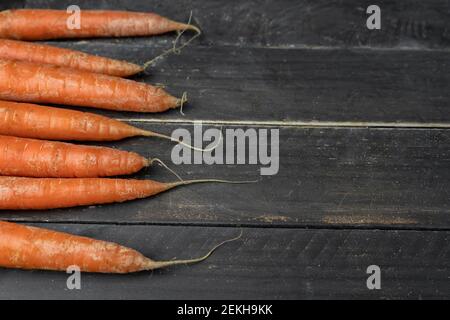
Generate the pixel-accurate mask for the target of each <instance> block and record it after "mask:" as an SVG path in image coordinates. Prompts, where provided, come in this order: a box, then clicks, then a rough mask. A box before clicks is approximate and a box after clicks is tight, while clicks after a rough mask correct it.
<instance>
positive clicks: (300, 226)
mask: <svg viewBox="0 0 450 320" xmlns="http://www.w3.org/2000/svg"><path fill="white" fill-rule="evenodd" d="M2 220H4V221H8V222H12V223H25V224H43V225H45V224H55V225H56V224H67V225H104V226H160V227H203V228H230V229H297V230H323V229H324V230H356V231H359V230H372V231H373V230H378V231H390V232H395V231H416V232H424V231H426V232H436V231H439V232H449V231H450V228H446V227H444V228H438V227H421V226H402V225H393V226H383V225H377V224H374V225H350V224H342V225H340V224H322V225H321V224H289V223H288V224H281V223H271V224H267V223H266V224H252V223H226V222H224V223H220V222H218V223H217V222H215V223H210V222H207V223H201V222H140V221H134V222H128V221H101V220H98V221H83V220H81V221H74V220H61V221H51V220H47V219H45V220H32V219H31V220H30V219H2Z"/></svg>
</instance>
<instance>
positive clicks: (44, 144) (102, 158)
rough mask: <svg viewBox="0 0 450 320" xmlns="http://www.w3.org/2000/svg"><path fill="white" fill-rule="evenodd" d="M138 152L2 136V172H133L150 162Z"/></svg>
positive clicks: (36, 174) (102, 174)
mask: <svg viewBox="0 0 450 320" xmlns="http://www.w3.org/2000/svg"><path fill="white" fill-rule="evenodd" d="M150 163H151V160H148V159H146V158H144V157H142V156H140V155H138V154H137V153H134V152H128V151H121V150H117V149H112V148H106V147H95V146H82V145H75V144H71V143H64V142H55V141H45V140H35V139H26V138H17V137H8V136H1V135H0V175H5V176H20V177H44V178H45V177H61V178H75V177H78V178H88V177H108V176H117V175H124V174H132V173H135V172H137V171H139V170H141V169H142V168H143V167H146V166H148V165H150Z"/></svg>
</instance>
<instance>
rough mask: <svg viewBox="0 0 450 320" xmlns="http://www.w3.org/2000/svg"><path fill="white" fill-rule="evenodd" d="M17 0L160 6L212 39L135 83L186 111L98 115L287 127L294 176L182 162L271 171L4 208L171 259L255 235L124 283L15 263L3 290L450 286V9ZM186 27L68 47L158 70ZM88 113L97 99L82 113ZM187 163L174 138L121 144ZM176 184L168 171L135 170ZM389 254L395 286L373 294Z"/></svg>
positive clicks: (155, 294) (222, 170)
mask: <svg viewBox="0 0 450 320" xmlns="http://www.w3.org/2000/svg"><path fill="white" fill-rule="evenodd" d="M372 2H373V1H357V0H346V1H322V0H315V1H313V0H311V1H306V0H279V1H269V0H267V1H263V0H253V1H237V0H236V1H224V0H203V1H193V0H183V1H162V0H154V1H144V0H139V1H131V0H128V1H126V0H115V1H106V0H104V1H83V0H78V1H73V0H71V1H64V0H28V1H8V4H0V8H1V9H6V8H20V7H27V8H37V7H39V8H59V9H65V8H67V6H68V5H71V4H75V3H77V4H78V5H79V6H80V7H81V8H82V9H88V8H95V9H97V8H104V9H124V10H134V11H154V12H157V13H159V14H161V15H165V16H168V17H171V18H173V19H175V20H181V21H186V20H187V19H188V17H189V12H190V10H192V11H193V17H194V23H195V24H197V25H199V26H200V27H201V28H202V30H203V31H204V34H203V35H202V36H201V38H200V39H198V40H196V41H194V43H193V44H192V45H191V46H190V47H188V48H186V49H185V50H184V51H183V52H182V54H181V55H172V56H169V57H167V58H164V59H161V60H159V61H158V62H157V63H156V64H155V66H154V67H153V68H151V69H150V70H149V72H148V74H146V75H140V76H137V77H136V79H137V80H139V81H144V82H148V83H164V84H166V85H167V90H168V91H169V92H171V93H173V94H175V95H181V93H182V92H184V91H187V92H188V93H189V97H190V103H189V106H187V107H186V108H185V112H186V116H184V117H183V116H181V115H180V114H179V112H177V111H173V112H168V113H164V114H160V115H141V114H134V113H114V112H109V111H97V112H98V113H102V114H107V115H109V116H113V117H115V118H119V119H124V120H126V121H129V122H130V123H132V124H134V125H136V126H140V127H142V128H146V129H151V130H155V131H161V132H164V133H167V134H170V133H171V132H172V131H173V130H174V129H176V128H180V127H183V128H187V129H188V130H192V128H193V122H194V120H203V124H204V127H205V129H206V128H207V127H216V128H223V129H226V128H237V127H239V128H243V129H246V128H255V129H258V128H279V130H280V170H279V172H278V174H277V175H274V176H263V177H261V176H260V175H259V166H256V165H215V166H208V165H182V166H174V165H172V167H174V168H175V169H176V170H177V171H178V172H179V173H180V174H181V175H182V176H183V177H185V178H188V177H189V178H197V177H223V178H228V179H255V178H256V179H260V181H259V182H258V183H257V184H251V185H233V186H231V185H197V186H191V187H186V188H180V189H177V190H174V191H171V192H169V193H166V194H163V195H160V196H157V197H155V198H152V199H145V200H139V201H134V202H129V203H124V204H114V205H105V206H97V207H89V208H87V207H85V208H76V209H70V210H52V211H42V212H2V219H6V220H9V221H16V222H23V223H27V224H33V225H38V226H42V227H47V228H52V229H56V230H63V231H67V232H71V233H75V234H79V235H85V236H91V237H95V238H99V239H104V240H110V241H114V242H119V243H121V244H124V245H127V246H130V247H133V248H135V249H138V250H139V251H141V252H142V253H144V254H146V255H148V256H150V257H152V258H154V259H171V258H173V257H178V258H188V257H193V256H198V255H200V254H202V253H204V252H206V251H207V250H208V249H209V248H210V247H211V246H213V245H214V244H215V243H217V242H219V241H221V240H223V239H227V238H230V237H233V236H235V235H237V234H238V233H239V231H240V230H241V229H243V232H244V233H243V237H242V239H241V240H239V241H236V242H234V243H230V244H228V245H227V246H224V247H223V248H221V249H220V250H218V251H217V252H216V253H215V254H214V255H213V256H212V257H211V258H210V259H209V260H207V261H206V262H204V263H201V264H198V265H192V266H186V267H184V266H181V267H177V268H172V269H168V270H164V271H155V272H144V273H139V274H132V275H125V276H123V275H122V276H118V275H98V274H83V275H82V289H81V290H68V289H67V288H66V279H67V274H64V273H55V272H41V271H20V270H6V269H2V270H0V298H3V299H15V298H63V299H73V298H119V299H129V298H143V299H158V298H160V299H175V298H182V299H197V298H198V299H300V298H306V299H312V298H321V299H336V298H370V299H372V298H373V299H392V298H411V299H420V298H449V297H450V245H449V240H450V196H449V190H450V188H449V179H450V133H449V132H450V131H449V128H450V112H449V111H450V107H449V102H450V90H449V89H450V86H449V80H450V3H449V1H444V0H428V1H419V0H410V1H400V0H391V1H377V3H376V4H377V5H379V6H380V7H381V12H382V26H381V30H373V31H370V30H368V29H367V28H366V18H367V15H366V13H365V10H366V8H367V6H369V5H370V4H373V3H372ZM173 39H174V35H173V34H171V35H165V36H160V37H153V38H138V39H136V38H128V39H100V40H86V41H59V42H53V44H55V45H58V46H62V47H68V48H74V49H79V50H83V51H86V52H89V53H96V54H100V55H105V56H109V57H114V58H120V59H125V60H129V61H132V62H136V63H143V62H145V61H146V60H148V59H149V58H151V57H154V56H156V55H158V54H159V53H161V52H162V51H163V50H164V49H166V48H168V47H170V46H171V43H172V41H173ZM80 109H81V108H80ZM107 145H110V146H114V147H118V148H121V149H125V150H133V151H137V152H140V153H141V154H143V155H146V156H152V157H155V156H156V157H159V158H161V159H162V160H163V161H165V162H166V163H169V164H170V163H171V162H170V153H171V150H172V147H173V144H170V143H169V142H166V141H160V140H156V139H148V138H133V139H128V140H125V141H121V142H117V143H110V144H107ZM136 177H138V178H147V177H149V178H150V177H151V178H154V179H161V180H166V181H167V180H172V179H173V177H172V176H171V175H170V174H169V173H167V172H166V171H164V169H161V168H152V169H149V170H145V171H143V172H142V173H140V174H138V175H136ZM373 264H375V265H378V266H380V268H381V272H382V280H381V282H382V289H381V290H368V289H367V287H366V279H367V277H368V275H367V274H366V268H367V267H368V266H369V265H373Z"/></svg>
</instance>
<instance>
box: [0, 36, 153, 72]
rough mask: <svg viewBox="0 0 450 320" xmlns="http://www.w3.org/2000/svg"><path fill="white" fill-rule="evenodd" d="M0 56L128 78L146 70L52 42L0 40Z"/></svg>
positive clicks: (0, 57) (6, 58)
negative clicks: (61, 46)
mask: <svg viewBox="0 0 450 320" xmlns="http://www.w3.org/2000/svg"><path fill="white" fill-rule="evenodd" d="M0 59H5V60H18V61H26V62H32V63H37V64H50V65H56V66H60V67H66V68H73V69H79V70H84V71H89V72H94V73H101V74H107V75H110V76H116V77H129V76H131V75H134V74H137V73H139V72H141V71H143V70H144V69H143V67H142V66H139V65H136V64H133V63H129V62H126V61H120V60H115V59H109V58H105V57H100V56H96V55H90V54H87V53H84V52H81V51H76V50H70V49H64V48H58V47H54V46H50V45H45V44H39V43H31V42H25V41H15V40H7V39H0Z"/></svg>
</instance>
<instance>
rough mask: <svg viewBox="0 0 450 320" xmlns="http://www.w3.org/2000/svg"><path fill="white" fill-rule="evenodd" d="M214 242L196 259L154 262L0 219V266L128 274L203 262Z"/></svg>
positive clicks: (108, 246)
mask: <svg viewBox="0 0 450 320" xmlns="http://www.w3.org/2000/svg"><path fill="white" fill-rule="evenodd" d="M241 235H242V232H241V234H240V235H239V236H238V237H236V238H234V239H230V240H226V241H223V242H222V243H220V244H218V245H216V246H215V247H214V248H213V249H212V250H210V251H209V252H208V253H207V254H206V255H204V256H203V257H200V258H197V259H189V260H170V261H155V260H152V259H149V258H146V257H145V256H144V255H142V254H141V253H139V252H137V251H136V250H133V249H131V248H127V247H124V246H121V245H119V244H116V243H113V242H107V241H102V240H96V239H92V238H87V237H81V236H76V235H72V234H68V233H63V232H57V231H53V230H48V229H43V228H36V227H31V226H24V225H20V224H16V223H10V222H4V221H0V267H5V268H16V269H40V270H54V271H66V270H67V269H68V268H69V267H71V266H78V267H79V268H80V271H83V272H99V273H131V272H138V271H146V270H154V269H159V268H165V267H169V266H173V265H179V264H191V263H197V262H201V261H204V260H205V259H207V258H208V257H209V256H210V255H211V254H212V253H213V252H214V251H215V250H216V249H217V248H218V247H220V246H222V245H223V244H225V243H227V242H230V241H234V240H237V239H239V238H240V237H241Z"/></svg>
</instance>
